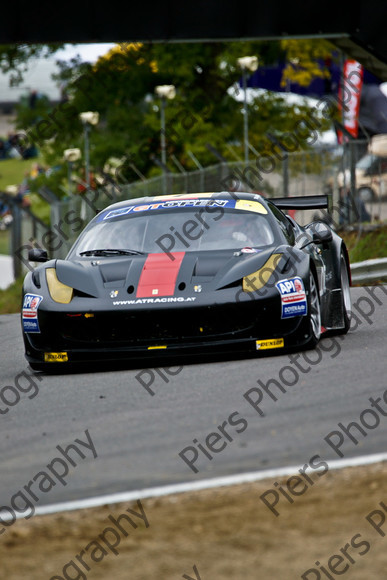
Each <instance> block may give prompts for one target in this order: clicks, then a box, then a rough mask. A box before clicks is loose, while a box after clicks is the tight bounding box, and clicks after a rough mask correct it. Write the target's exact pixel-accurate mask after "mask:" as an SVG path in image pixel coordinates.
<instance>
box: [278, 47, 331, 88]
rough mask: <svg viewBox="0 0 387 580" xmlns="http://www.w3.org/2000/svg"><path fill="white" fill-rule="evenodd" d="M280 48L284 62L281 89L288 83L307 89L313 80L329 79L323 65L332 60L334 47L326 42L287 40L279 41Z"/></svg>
mask: <svg viewBox="0 0 387 580" xmlns="http://www.w3.org/2000/svg"><path fill="white" fill-rule="evenodd" d="M281 47H282V49H283V50H284V51H285V60H286V66H285V69H284V71H283V76H282V81H281V84H282V86H283V87H286V86H287V83H288V82H292V83H297V84H298V85H300V86H301V87H308V86H309V85H310V84H311V82H312V81H313V80H314V79H315V78H323V79H324V78H325V79H327V78H329V76H330V73H329V70H328V68H327V66H326V64H325V63H326V61H327V59H328V60H329V59H331V58H332V54H333V51H334V47H333V45H332V44H331V43H330V42H329V41H328V40H320V39H315V38H314V39H312V38H304V39H298V40H296V39H287V40H282V41H281ZM321 63H323V64H321Z"/></svg>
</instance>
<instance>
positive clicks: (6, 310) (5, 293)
mask: <svg viewBox="0 0 387 580" xmlns="http://www.w3.org/2000/svg"><path fill="white" fill-rule="evenodd" d="M23 279H24V276H21V277H20V278H18V279H17V280H15V282H13V284H11V285H10V286H8V288H6V289H5V290H1V289H0V314H13V313H16V312H20V308H21V300H22V298H21V296H22V287H23Z"/></svg>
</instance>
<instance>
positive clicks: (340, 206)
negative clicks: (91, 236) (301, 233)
mask: <svg viewBox="0 0 387 580" xmlns="http://www.w3.org/2000/svg"><path fill="white" fill-rule="evenodd" d="M366 149H367V142H356V143H354V144H351V145H350V146H347V147H346V148H344V152H343V150H340V149H339V148H328V147H323V148H319V149H314V148H313V149H309V150H307V151H298V152H294V153H286V154H285V152H283V153H284V154H283V155H282V158H279V157H280V156H279V155H278V157H274V156H272V157H271V158H270V157H269V156H263V157H262V156H261V157H260V156H257V157H253V156H252V157H251V159H250V162H249V163H248V164H246V163H244V162H233V163H218V164H216V165H213V166H210V167H206V168H204V169H202V170H197V171H190V172H181V173H167V174H165V175H160V176H157V177H154V178H151V179H146V180H139V181H135V182H133V183H122V182H120V181H113V180H112V181H109V182H106V183H104V185H103V186H102V187H100V188H99V189H98V190H91V191H89V192H87V193H86V194H83V195H82V196H81V195H74V196H71V197H68V198H66V199H64V200H62V201H59V202H56V203H53V204H52V205H51V231H52V232H53V237H52V238H51V243H50V244H48V243H47V242H46V243H45V241H44V239H43V237H42V236H43V234H44V233H45V232H44V231H43V230H44V228H43V227H42V226H41V224H40V225H39V226H37V225H36V224H35V225H34V226H31V225H29V222H28V219H27V220H26V221H25V225H23V230H24V231H23V234H22V236H21V244H22V245H23V244H25V245H27V244H28V243H30V242H29V240H30V238H34V239H36V240H37V241H38V243H39V245H40V246H42V247H45V248H46V249H47V251H48V254H49V256H50V257H54V258H64V257H65V256H66V254H67V253H68V251H69V249H70V247H71V245H72V244H73V242H74V240H75V239H76V238H77V236H78V235H79V233H80V232H81V231H82V229H83V226H84V225H85V224H87V223H88V222H89V221H90V219H91V218H93V217H94V216H95V214H96V212H97V211H98V210H100V209H103V208H104V207H106V206H107V205H110V204H111V203H114V202H117V201H123V200H125V199H133V198H137V197H145V196H157V195H162V194H164V193H168V194H177V193H193V192H206V191H210V192H213V191H222V190H233V191H248V192H258V193H261V194H263V195H265V196H267V197H282V196H286V195H288V196H296V195H316V194H322V193H330V194H331V198H330V199H331V223H332V224H333V225H334V227H336V229H337V228H339V227H341V226H345V225H352V226H353V227H356V226H359V225H360V224H362V223H363V222H364V221H369V222H375V221H376V222H377V221H380V220H385V219H386V218H387V208H386V205H387V204H386V203H385V201H384V200H383V193H384V190H383V185H381V184H382V183H383V179H384V178H387V174H386V176H385V175H384V174H383V167H382V165H381V164H379V165H378V166H376V170H375V171H374V172H373V173H372V172H369V175H368V176H367V175H363V177H362V181H361V187H363V189H364V191H365V188H366V187H369V189H371V188H373V189H374V190H375V191H374V192H373V194H372V196H368V197H367V196H366V197H365V201H362V199H361V198H360V197H359V195H358V194H359V188H356V187H355V186H354V183H351V178H352V181H353V180H354V179H355V177H356V176H358V170H357V169H356V162H357V161H358V160H359V158H361V157H362V154H364V152H365V151H366ZM371 173H372V175H371ZM367 180H368V181H367ZM386 184H387V179H386ZM386 189H387V188H386ZM364 191H363V193H364ZM368 193H370V192H369V191H368ZM316 217H320V218H321V217H324V218H325V219H326V214H325V215H323V214H322V213H321V212H319V211H307V210H306V211H302V212H301V211H300V212H297V215H296V219H297V220H298V221H299V222H300V223H301V224H305V223H308V222H310V221H312V220H313V219H315V218H316ZM23 223H24V221H23ZM31 227H35V230H34V231H32V233H31ZM37 227H38V229H39V227H40V228H41V231H40V230H39V231H37V230H36V228H37Z"/></svg>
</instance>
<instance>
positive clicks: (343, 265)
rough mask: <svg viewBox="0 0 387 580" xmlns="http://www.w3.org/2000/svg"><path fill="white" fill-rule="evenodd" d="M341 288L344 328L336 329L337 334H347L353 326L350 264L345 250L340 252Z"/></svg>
mask: <svg viewBox="0 0 387 580" xmlns="http://www.w3.org/2000/svg"><path fill="white" fill-rule="evenodd" d="M340 289H341V292H342V296H343V298H342V310H343V319H344V328H340V329H339V330H337V331H335V334H347V332H348V330H349V328H350V326H351V313H352V310H351V309H352V302H351V290H350V285H349V272H348V265H347V260H346V259H345V256H344V252H343V251H341V254H340Z"/></svg>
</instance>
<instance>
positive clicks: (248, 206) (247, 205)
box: [235, 199, 267, 214]
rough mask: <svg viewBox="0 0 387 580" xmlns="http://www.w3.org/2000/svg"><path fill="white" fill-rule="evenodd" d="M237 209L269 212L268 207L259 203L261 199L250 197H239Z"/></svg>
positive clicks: (236, 203)
mask: <svg viewBox="0 0 387 580" xmlns="http://www.w3.org/2000/svg"><path fill="white" fill-rule="evenodd" d="M235 209H242V210H245V211H254V212H255V213H262V214H267V209H266V208H265V207H264V206H263V205H262V204H261V203H259V201H250V200H248V199H238V201H236V202H235Z"/></svg>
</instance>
